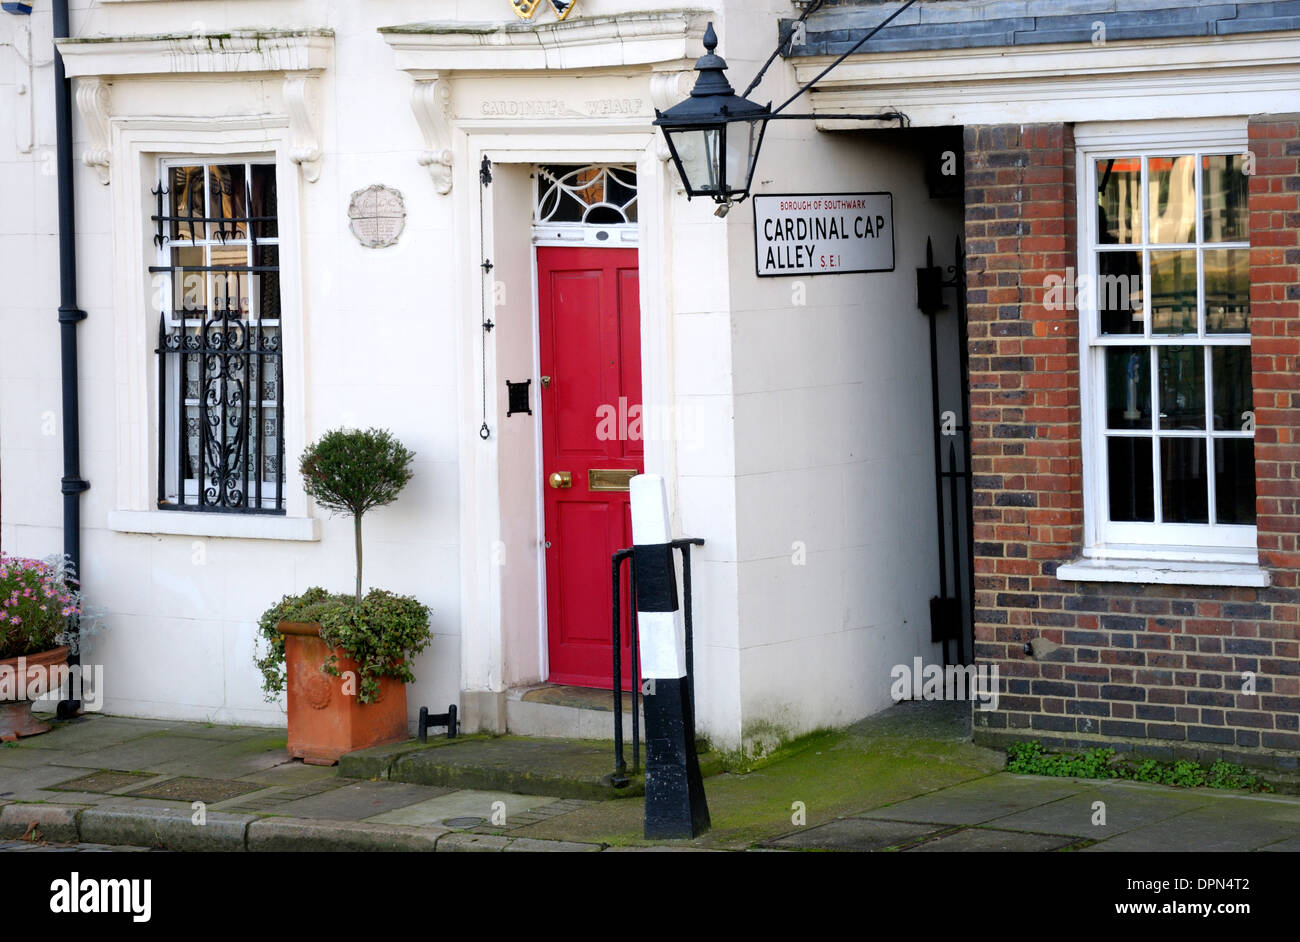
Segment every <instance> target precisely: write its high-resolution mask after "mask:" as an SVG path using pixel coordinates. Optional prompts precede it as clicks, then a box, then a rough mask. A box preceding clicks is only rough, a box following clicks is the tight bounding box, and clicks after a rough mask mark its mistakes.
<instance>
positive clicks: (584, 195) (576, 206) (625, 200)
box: [535, 164, 637, 226]
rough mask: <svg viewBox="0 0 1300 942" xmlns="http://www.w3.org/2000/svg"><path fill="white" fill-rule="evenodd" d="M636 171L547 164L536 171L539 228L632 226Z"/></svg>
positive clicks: (634, 210)
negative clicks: (555, 226) (553, 226)
mask: <svg viewBox="0 0 1300 942" xmlns="http://www.w3.org/2000/svg"><path fill="white" fill-rule="evenodd" d="M636 196H637V193H636V169H635V168H633V167H622V166H595V165H589V166H582V165H579V164H547V165H543V166H539V167H538V168H537V207H536V210H535V214H536V218H535V222H536V223H537V224H539V225H547V226H550V225H557V224H559V225H581V226H624V225H635V224H636Z"/></svg>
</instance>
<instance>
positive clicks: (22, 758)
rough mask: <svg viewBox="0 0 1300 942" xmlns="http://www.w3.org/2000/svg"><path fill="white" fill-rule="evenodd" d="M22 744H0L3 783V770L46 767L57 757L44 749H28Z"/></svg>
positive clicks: (21, 742) (0, 777)
mask: <svg viewBox="0 0 1300 942" xmlns="http://www.w3.org/2000/svg"><path fill="white" fill-rule="evenodd" d="M34 738H37V739H39V738H40V737H39V736H37V737H34ZM23 742H25V740H23V741H20V742H7V743H0V781H3V778H4V770H5V769H31V768H35V767H36V766H38V765H47V764H48V763H49V761H50V760H51V759H52V758H54V757H55V756H56V755H57V753H54V752H50V751H49V750H46V749H29V748H27V747H26V746H25V745H23Z"/></svg>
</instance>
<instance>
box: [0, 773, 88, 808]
mask: <svg viewBox="0 0 1300 942" xmlns="http://www.w3.org/2000/svg"><path fill="white" fill-rule="evenodd" d="M78 772H79V770H78V769H72V768H64V767H62V766H57V765H42V766H37V767H35V768H31V769H0V799H4V800H7V801H40V800H42V799H43V798H48V797H49V796H50V795H51V794H54V792H51V791H48V788H49V786H50V785H57V784H59V783H60V782H65V781H67V780H68V779H70V778H75V777H76V776H77V774H78ZM37 792H43V794H41V795H38V794H36V793H37Z"/></svg>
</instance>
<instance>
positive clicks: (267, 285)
mask: <svg viewBox="0 0 1300 942" xmlns="http://www.w3.org/2000/svg"><path fill="white" fill-rule="evenodd" d="M254 256H255V260H256V264H257V265H258V267H265V266H276V268H277V269H278V267H279V265H280V247H279V246H278V245H259V246H258V247H257V248H256V250H255V252H254ZM256 284H257V286H258V290H257V295H258V298H259V301H258V304H259V307H258V312H259V313H258V316H259V317H266V318H276V317H279V316H280V272H279V271H278V270H277V271H259V272H258V273H257V281H256Z"/></svg>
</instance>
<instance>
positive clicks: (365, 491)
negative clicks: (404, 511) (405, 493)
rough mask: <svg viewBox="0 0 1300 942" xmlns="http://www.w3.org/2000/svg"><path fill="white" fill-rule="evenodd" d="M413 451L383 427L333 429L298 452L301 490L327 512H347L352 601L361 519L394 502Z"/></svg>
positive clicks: (408, 472) (408, 473) (358, 596)
mask: <svg viewBox="0 0 1300 942" xmlns="http://www.w3.org/2000/svg"><path fill="white" fill-rule="evenodd" d="M414 458H415V454H414V453H413V452H411V451H408V450H407V448H406V446H404V445H403V444H402V443H401V442H399V441H397V439H395V438H393V436H392V435H391V434H389V433H388V432H387V431H386V430H384V429H374V428H372V429H369V430H367V431H364V432H362V431H355V430H353V431H349V430H345V429H335V430H334V431H332V432H326V433H325V434H324V435H322V436H321V438H320V440H319V441H318V442H316V443H315V444H313V445H312V446H311V447H309V448H308V449H307V450H306V451H305V452H303V455H302V460H301V461H300V462H299V463H298V470H299V472H300V473H301V474H302V484H303V488H304V489H305V490H306V491H307V493H308V494H309V495H310V496H311V498H312V499H313V500H315V501H316V503H318V504H320V505H321V506H322V507H324V508H326V509H327V510H333V511H337V512H341V513H347V514H351V516H352V524H353V532H354V542H355V545H356V554H357V590H356V600H357V604H358V605H360V604H361V559H362V554H361V518H362V517H363V516H365V514H366V512H367V511H369V510H372V509H374V508H375V507H382V506H384V505H385V504H391V503H392V502H393V501H395V500H397V495H398V494H400V493H401V491H402V488H404V487H406V482H407V481H409V480H411V461H412V460H414Z"/></svg>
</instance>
